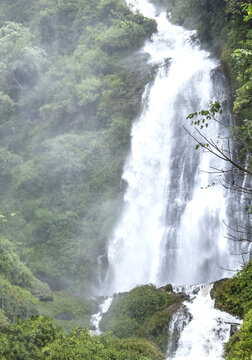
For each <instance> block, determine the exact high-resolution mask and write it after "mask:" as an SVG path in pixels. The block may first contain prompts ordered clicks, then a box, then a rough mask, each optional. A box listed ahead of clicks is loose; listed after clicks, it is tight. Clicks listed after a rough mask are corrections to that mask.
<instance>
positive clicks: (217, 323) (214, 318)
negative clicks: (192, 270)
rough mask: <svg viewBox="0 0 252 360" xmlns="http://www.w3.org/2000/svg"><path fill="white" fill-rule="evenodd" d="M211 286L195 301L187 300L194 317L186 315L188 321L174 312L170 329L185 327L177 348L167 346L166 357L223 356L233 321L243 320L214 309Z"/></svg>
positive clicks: (216, 359)
mask: <svg viewBox="0 0 252 360" xmlns="http://www.w3.org/2000/svg"><path fill="white" fill-rule="evenodd" d="M211 288H212V285H206V286H203V287H202V288H201V289H200V291H199V293H198V294H197V295H196V296H195V297H194V298H193V299H192V301H190V302H186V303H185V305H186V307H187V310H188V312H189V314H190V315H191V318H190V317H189V316H187V319H188V321H187V323H186V324H185V318H183V317H180V316H179V314H178V316H174V320H173V322H171V325H170V329H171V330H173V327H174V328H175V330H177V329H181V328H182V329H183V331H182V332H181V336H180V339H179V341H178V344H177V346H176V347H177V349H176V350H175V351H173V350H174V348H171V349H169V348H168V357H167V360H197V359H201V360H202V359H208V360H223V358H222V353H223V350H224V349H223V344H224V342H227V341H228V339H229V337H230V324H231V323H234V324H239V323H240V320H239V319H236V318H235V317H233V316H232V315H229V314H227V313H224V312H222V311H219V310H217V309H214V301H213V300H212V299H211V297H210V290H211ZM191 290H192V289H191ZM190 295H192V292H191V293H190ZM175 315H176V314H175ZM189 320H191V321H189ZM170 350H171V351H170Z"/></svg>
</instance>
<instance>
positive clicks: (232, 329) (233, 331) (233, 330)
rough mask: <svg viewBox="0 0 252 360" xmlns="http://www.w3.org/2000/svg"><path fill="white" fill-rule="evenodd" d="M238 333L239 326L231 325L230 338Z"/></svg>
mask: <svg viewBox="0 0 252 360" xmlns="http://www.w3.org/2000/svg"><path fill="white" fill-rule="evenodd" d="M237 331H238V326H237V325H236V324H231V325H230V336H233V335H234V334H236V333H237Z"/></svg>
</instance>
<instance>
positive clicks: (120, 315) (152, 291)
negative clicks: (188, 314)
mask: <svg viewBox="0 0 252 360" xmlns="http://www.w3.org/2000/svg"><path fill="white" fill-rule="evenodd" d="M184 300H185V297H183V296H182V297H181V296H179V295H177V294H175V293H174V292H172V287H171V286H170V285H169V286H167V287H163V288H161V289H157V288H156V287H155V286H154V285H144V286H139V287H136V288H135V289H133V290H131V291H130V292H129V293H124V294H119V295H118V296H116V297H115V298H114V300H113V303H112V305H111V307H110V309H109V311H108V312H107V313H106V314H105V315H104V316H103V318H102V320H101V323H100V327H101V329H102V330H103V331H111V332H112V334H113V335H115V336H118V337H120V338H126V337H132V336H138V337H143V338H146V339H148V340H151V341H152V342H154V343H155V344H156V345H157V346H158V347H159V349H160V350H161V351H163V352H165V351H166V347H167V336H168V328H169V322H170V320H171V318H172V315H173V314H174V313H175V312H176V311H177V310H178V309H179V307H180V305H181V303H182V301H184Z"/></svg>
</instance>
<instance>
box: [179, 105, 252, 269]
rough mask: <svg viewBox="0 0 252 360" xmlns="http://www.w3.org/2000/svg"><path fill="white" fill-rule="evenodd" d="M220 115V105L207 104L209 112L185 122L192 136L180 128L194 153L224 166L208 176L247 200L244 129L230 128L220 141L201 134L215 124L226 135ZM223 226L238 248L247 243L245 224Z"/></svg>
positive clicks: (250, 148)
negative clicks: (202, 152) (204, 154)
mask: <svg viewBox="0 0 252 360" xmlns="http://www.w3.org/2000/svg"><path fill="white" fill-rule="evenodd" d="M222 114H223V110H222V107H221V104H220V102H219V101H215V102H212V101H210V105H209V109H207V110H201V111H199V112H194V113H192V114H189V115H188V116H187V120H188V119H189V120H191V125H193V126H194V129H195V132H194V133H192V132H191V131H189V130H188V129H187V128H186V127H184V129H185V130H186V132H187V133H188V134H189V135H190V136H191V137H192V138H193V139H194V140H195V141H196V143H197V145H196V147H195V148H196V150H198V149H199V148H203V149H204V150H206V151H207V152H209V153H211V154H212V155H214V156H216V157H217V158H219V159H221V160H222V161H224V163H225V166H223V168H216V167H211V171H209V172H208V173H210V174H213V175H220V176H221V180H220V183H221V185H222V186H224V187H225V188H226V189H228V190H233V191H237V192H240V193H242V194H244V195H246V196H247V198H248V201H251V195H252V188H251V175H252V169H251V159H252V142H251V141H249V140H248V136H247V135H248V134H244V131H245V129H244V127H241V128H240V131H237V129H234V130H233V131H231V134H230V135H229V136H226V137H225V138H223V139H221V138H220V136H218V138H217V139H216V140H213V139H212V138H210V137H208V135H207V134H205V133H203V131H204V129H205V128H208V126H209V123H210V122H211V121H214V122H217V123H218V124H220V125H221V126H222V127H224V128H226V129H227V130H228V131H229V133H230V129H229V128H228V127H227V126H226V125H225V124H223V123H222V122H221V121H220V120H219V116H220V115H222ZM222 140H223V141H222ZM231 140H232V141H231ZM233 144H235V145H236V146H237V147H238V148H239V149H240V150H241V151H240V153H241V154H242V155H243V159H242V160H240V157H238V158H236V157H235V153H234V151H233ZM244 153H245V154H246V157H244ZM213 184H215V183H213ZM209 186H210V185H209ZM209 186H208V187H209ZM251 211H252V208H251V206H249V208H248V214H251ZM227 227H228V228H229V230H231V232H230V231H229V233H228V234H227V239H228V240H231V241H235V242H238V243H240V244H241V246H243V244H244V242H245V243H246V244H251V242H252V240H251V229H250V228H248V225H245V226H244V225H239V226H238V225H237V226H236V227H230V226H229V225H227ZM241 235H242V236H241ZM251 252H252V249H251V247H250V246H249V247H248V249H243V248H241V252H239V254H235V255H241V256H242V257H243V255H249V254H250V253H251ZM243 260H244V259H243ZM244 263H245V261H244Z"/></svg>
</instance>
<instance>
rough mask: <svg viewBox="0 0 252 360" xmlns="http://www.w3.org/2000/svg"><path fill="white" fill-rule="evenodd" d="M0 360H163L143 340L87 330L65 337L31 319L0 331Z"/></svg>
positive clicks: (47, 321)
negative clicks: (91, 334)
mask: <svg viewBox="0 0 252 360" xmlns="http://www.w3.org/2000/svg"><path fill="white" fill-rule="evenodd" d="M0 358H1V359H6V360H16V359H20V360H32V359H34V360H40V359H41V360H42V359H43V360H46V359H48V360H52V359H53V360H57V359H59V360H72V359H75V360H81V359H85V360H94V359H96V360H105V359H106V360H114V359H117V360H135V359H138V360H163V359H164V356H163V355H162V354H161V353H160V352H159V351H158V350H157V348H156V347H155V346H154V345H153V344H151V343H149V342H148V341H147V340H144V339H134V338H132V339H125V340H119V339H112V338H111V337H110V336H109V335H101V336H99V337H98V336H94V337H91V336H90V334H89V331H88V330H78V329H76V330H74V331H73V332H72V333H70V334H69V335H65V334H64V333H63V332H62V330H61V329H60V328H59V327H56V326H55V325H54V324H53V322H52V320H51V319H49V318H47V317H42V316H39V317H36V316H34V317H32V318H31V319H28V320H25V321H21V320H18V321H17V323H16V324H13V325H9V326H6V327H5V328H4V329H2V330H1V331H0Z"/></svg>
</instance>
